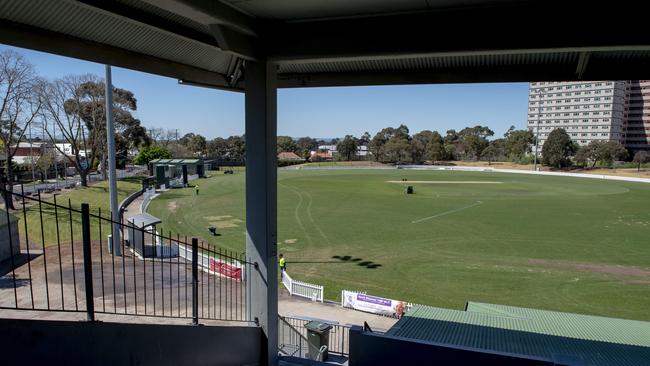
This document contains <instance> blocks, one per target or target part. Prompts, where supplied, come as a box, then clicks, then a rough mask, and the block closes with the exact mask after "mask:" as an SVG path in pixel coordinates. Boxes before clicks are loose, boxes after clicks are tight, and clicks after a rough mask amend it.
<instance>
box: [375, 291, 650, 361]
mask: <svg viewBox="0 0 650 366" xmlns="http://www.w3.org/2000/svg"><path fill="white" fill-rule="evenodd" d="M488 305H489V304H479V303H471V304H468V311H460V310H452V309H442V308H435V307H431V306H423V305H416V306H414V307H413V308H412V309H411V310H410V311H409V312H407V313H406V315H405V316H404V317H403V318H402V319H400V320H399V321H398V322H397V323H396V324H395V326H393V327H392V328H391V329H390V330H389V331H388V333H387V335H390V336H395V337H404V338H411V339H418V340H423V341H428V342H434V343H439V344H449V345H456V346H463V347H470V348H476V349H483V350H490V351H496V352H506V353H514V354H521V355H528V356H533V357H541V358H552V357H554V356H557V355H571V356H579V357H581V358H582V359H584V361H585V365H648V364H649V363H650V362H649V360H650V323H648V322H638V321H632V320H622V319H610V318H602V317H593V316H583V315H577V314H567V313H559V312H545V311H543V310H537V311H535V310H534V309H523V308H515V307H506V308H502V307H500V306H496V307H490V306H488ZM469 309H472V310H469ZM517 309H521V310H517ZM547 313H550V314H547ZM526 314H530V316H528V317H527V316H526Z"/></svg>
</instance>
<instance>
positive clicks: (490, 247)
mask: <svg viewBox="0 0 650 366" xmlns="http://www.w3.org/2000/svg"><path fill="white" fill-rule="evenodd" d="M402 178H406V179H408V180H409V181H411V183H405V184H412V185H414V186H415V194H413V195H406V194H404V185H405V184H401V179H402ZM244 179H245V176H244V174H236V175H223V174H220V175H215V176H214V177H212V178H209V179H203V180H200V181H198V184H199V185H200V187H201V192H200V195H199V196H196V195H195V193H194V190H192V189H178V190H171V191H169V192H166V193H164V194H162V195H161V196H160V197H159V198H157V199H155V200H154V201H153V202H152V203H151V205H150V209H149V211H150V212H151V213H152V214H153V215H155V216H158V217H160V218H161V219H162V220H163V226H164V227H165V230H172V231H173V232H179V233H180V234H187V235H188V236H191V235H194V236H196V235H198V236H202V238H203V239H205V240H207V241H209V242H211V243H213V244H217V245H219V246H221V247H225V248H229V249H233V250H237V251H241V250H243V249H244V242H245V222H244V220H245V203H244V202H245V201H244ZM278 180H279V184H278V246H279V250H280V252H282V253H284V254H285V257H286V258H287V261H288V270H289V273H291V275H292V276H294V277H295V278H297V279H300V280H305V281H308V282H312V283H317V284H322V285H324V286H325V288H326V298H329V299H338V298H339V296H340V290H341V289H351V290H362V291H367V292H368V293H370V294H375V295H379V296H384V297H390V298H395V299H400V300H404V301H410V302H416V303H424V304H430V305H435V306H442V307H449V308H457V309H458V308H462V306H463V304H464V302H465V301H466V300H474V301H483V302H492V303H501V304H510V305H516V306H527V307H534V308H542V309H551V310H559V311H569V312H577V313H588V314H597V315H605V316H614V317H623V318H630V319H641V320H650V313H648V311H647V304H648V303H650V291H648V285H649V284H650V259H649V258H650V246H648V245H647V243H648V234H649V233H650V212H649V211H648V209H647V205H645V204H644V202H650V185H648V184H643V183H631V182H618V181H603V180H597V179H586V178H572V177H553V176H533V175H520V174H505V173H486V172H452V171H403V170H402V171H400V170H361V169H360V170H332V171H329V170H282V171H280V172H279V174H278ZM388 181H399V182H400V183H398V184H395V183H389V182H388ZM413 181H423V182H426V181H437V182H438V183H413ZM453 181H464V182H466V183H465V184H454V183H453ZM478 181H485V182H498V183H486V184H473V183H472V184H470V182H478ZM444 182H447V183H444ZM450 182H451V183H450ZM208 226H216V227H217V228H219V232H220V234H221V236H217V237H213V236H210V235H209V234H208V229H207V227H208Z"/></svg>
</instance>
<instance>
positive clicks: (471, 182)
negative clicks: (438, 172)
mask: <svg viewBox="0 0 650 366" xmlns="http://www.w3.org/2000/svg"><path fill="white" fill-rule="evenodd" d="M386 183H401V184H501V183H503V182H492V181H485V180H387V181H386Z"/></svg>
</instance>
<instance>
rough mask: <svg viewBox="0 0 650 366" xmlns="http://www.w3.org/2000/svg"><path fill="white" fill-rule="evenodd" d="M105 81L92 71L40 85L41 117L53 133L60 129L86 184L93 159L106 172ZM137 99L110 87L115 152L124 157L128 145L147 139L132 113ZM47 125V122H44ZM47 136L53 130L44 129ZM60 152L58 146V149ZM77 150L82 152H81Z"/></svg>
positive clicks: (129, 92) (142, 143)
mask: <svg viewBox="0 0 650 366" xmlns="http://www.w3.org/2000/svg"><path fill="white" fill-rule="evenodd" d="M105 91H106V88H105V84H104V82H103V81H102V80H101V79H99V78H97V77H96V76H94V75H82V76H67V77H64V78H62V79H57V80H55V81H53V82H51V83H47V84H46V85H45V86H44V88H43V89H42V94H41V95H42V97H43V100H44V113H43V114H42V117H43V119H44V122H45V121H53V122H54V124H52V126H53V127H54V129H56V133H57V134H59V133H61V134H62V135H63V137H64V140H66V142H67V143H69V144H70V145H71V146H72V151H73V155H74V157H72V158H70V157H69V158H68V159H69V160H71V162H73V163H74V164H75V167H76V169H77V172H78V173H79V176H80V178H81V185H83V186H86V185H87V184H88V183H87V179H86V178H87V174H88V172H89V171H90V169H91V168H92V167H94V166H95V164H96V163H98V162H99V163H101V167H102V173H103V175H104V176H106V167H107V164H106V162H107V158H108V156H107V154H108V152H107V146H106V101H105V98H106V96H105ZM136 110H137V100H136V98H135V96H134V95H133V93H132V92H131V91H129V90H126V89H120V88H115V87H113V119H114V128H115V135H116V140H117V141H116V142H117V144H116V147H118V148H119V149H120V151H116V155H120V156H123V157H124V158H126V156H127V152H128V150H129V149H130V148H134V147H139V146H147V145H148V144H149V143H150V142H151V139H150V137H149V136H148V135H147V132H146V130H145V128H144V127H142V125H141V123H140V120H139V119H137V118H135V117H133V114H132V112H134V111H136ZM45 125H46V126H48V125H49V124H47V123H46V124H45ZM45 131H46V132H47V134H48V135H49V136H50V138H51V139H53V138H54V132H53V131H50V130H49V129H45ZM59 151H60V152H61V153H63V151H61V149H59ZM80 151H84V152H85V154H84V155H85V156H83V157H82V156H81V154H80Z"/></svg>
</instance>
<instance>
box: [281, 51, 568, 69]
mask: <svg viewBox="0 0 650 366" xmlns="http://www.w3.org/2000/svg"><path fill="white" fill-rule="evenodd" d="M578 57H579V53H577V52H555V53H546V54H540V53H509V54H496V55H466V56H428V57H427V56H418V57H407V58H394V57H393V58H376V59H373V60H347V61H327V62H309V61H305V62H300V61H294V62H291V63H283V64H280V67H279V70H278V73H280V74H282V73H318V72H351V71H377V70H382V71H391V70H435V69H450V68H466V67H494V66H521V65H536V64H575V63H576V62H577V61H578Z"/></svg>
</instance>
